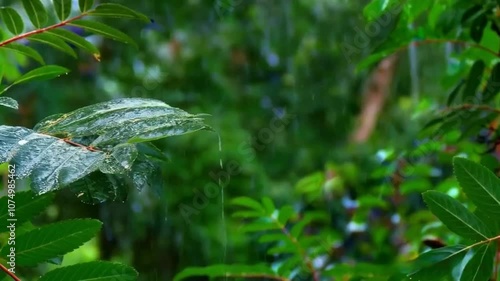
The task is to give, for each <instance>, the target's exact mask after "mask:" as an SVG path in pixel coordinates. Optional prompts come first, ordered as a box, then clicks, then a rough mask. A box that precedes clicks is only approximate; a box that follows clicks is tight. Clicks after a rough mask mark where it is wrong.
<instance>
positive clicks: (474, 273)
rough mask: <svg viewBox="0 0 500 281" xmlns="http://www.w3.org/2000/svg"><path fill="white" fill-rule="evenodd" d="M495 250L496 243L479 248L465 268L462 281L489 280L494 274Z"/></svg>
mask: <svg viewBox="0 0 500 281" xmlns="http://www.w3.org/2000/svg"><path fill="white" fill-rule="evenodd" d="M495 250H496V242H490V243H488V244H484V245H481V246H479V247H478V249H477V250H476V251H475V252H474V255H473V256H472V258H471V259H470V260H469V261H468V262H467V265H466V266H465V267H464V269H463V271H462V276H461V277H460V281H483V280H488V279H489V278H490V276H491V273H492V272H493V262H494V260H495Z"/></svg>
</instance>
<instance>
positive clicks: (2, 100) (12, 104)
mask: <svg viewBox="0 0 500 281" xmlns="http://www.w3.org/2000/svg"><path fill="white" fill-rule="evenodd" d="M0 106H5V107H9V108H12V109H16V110H17V109H19V104H18V103H17V101H16V100H15V99H13V98H9V97H0Z"/></svg>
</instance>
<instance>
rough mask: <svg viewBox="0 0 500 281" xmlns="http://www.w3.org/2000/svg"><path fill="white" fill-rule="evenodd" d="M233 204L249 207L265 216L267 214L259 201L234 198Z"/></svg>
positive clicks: (247, 198)
mask: <svg viewBox="0 0 500 281" xmlns="http://www.w3.org/2000/svg"><path fill="white" fill-rule="evenodd" d="M231 204H233V205H239V206H243V207H247V208H250V209H252V210H255V211H257V212H260V213H261V214H264V212H265V211H264V208H263V207H262V205H260V203H259V202H258V201H256V200H254V199H252V198H249V197H238V198H234V199H233V200H231Z"/></svg>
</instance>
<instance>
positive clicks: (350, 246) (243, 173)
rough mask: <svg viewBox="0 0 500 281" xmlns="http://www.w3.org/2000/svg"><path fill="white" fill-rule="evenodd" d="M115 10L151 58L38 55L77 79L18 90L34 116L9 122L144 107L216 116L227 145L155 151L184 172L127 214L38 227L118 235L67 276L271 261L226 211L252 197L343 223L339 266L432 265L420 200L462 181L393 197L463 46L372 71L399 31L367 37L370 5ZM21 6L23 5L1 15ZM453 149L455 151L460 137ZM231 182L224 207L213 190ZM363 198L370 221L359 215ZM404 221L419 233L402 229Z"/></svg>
mask: <svg viewBox="0 0 500 281" xmlns="http://www.w3.org/2000/svg"><path fill="white" fill-rule="evenodd" d="M111 2H114V3H119V4H123V5H125V6H127V7H130V8H132V9H134V10H137V11H140V12H142V13H144V14H146V15H148V17H150V18H151V19H152V23H151V24H147V25H145V24H143V23H138V22H134V21H127V20H113V19H110V20H105V22H106V23H109V24H110V25H112V26H115V27H118V28H119V29H120V30H122V31H124V32H126V33H127V34H128V35H130V36H131V37H132V38H134V39H136V41H137V43H138V45H139V48H138V49H135V48H133V47H131V46H127V45H124V44H121V43H118V42H115V41H112V40H109V39H103V38H102V37H99V36H89V37H88V38H87V39H88V40H89V41H91V42H94V43H95V44H96V45H97V46H98V47H99V49H100V50H101V54H102V56H101V61H100V62H98V61H96V60H95V59H94V58H93V57H92V56H90V55H87V54H84V53H81V54H80V56H79V58H78V59H77V60H75V59H73V58H71V57H70V56H66V55H63V54H61V53H59V52H56V51H54V50H51V49H49V48H46V47H45V46H42V45H40V46H37V49H38V50H39V51H40V52H41V53H42V54H43V55H44V57H45V61H46V62H47V63H49V64H58V65H61V66H64V67H67V68H69V69H71V73H70V74H69V75H66V76H64V77H60V78H58V79H55V80H51V81H49V82H42V83H36V82H33V83H29V84H26V85H22V86H19V87H14V88H12V90H10V91H9V92H8V93H7V96H10V97H14V98H16V99H17V100H18V101H19V103H20V110H19V111H18V112H16V111H13V110H8V109H1V110H2V111H0V123H2V124H8V125H17V126H25V127H29V128H32V127H33V126H34V124H36V123H37V122H39V121H40V120H41V119H43V118H44V117H46V116H48V115H51V114H56V113H62V112H68V111H71V110H74V109H77V108H80V107H83V106H86V105H90V104H94V103H97V102H102V101H107V100H110V99H114V98H121V97H144V98H155V99H159V100H162V101H165V102H166V103H168V104H169V105H171V106H175V107H179V108H182V109H184V110H186V111H188V112H190V113H208V114H210V115H211V116H210V117H208V118H207V122H208V123H209V124H210V125H211V126H213V128H214V129H215V131H216V132H215V133H212V132H197V133H194V134H189V135H185V136H180V137H173V138H167V139H165V140H159V141H155V144H156V145H157V146H158V147H160V148H161V149H162V150H163V151H164V152H165V154H166V155H167V156H168V157H169V159H170V161H168V162H165V163H163V164H162V166H161V169H160V170H161V173H160V172H159V173H158V180H157V181H158V183H159V184H158V186H156V187H154V188H149V189H143V190H142V191H140V192H139V191H134V190H131V192H130V195H129V198H128V200H127V201H126V202H109V203H104V204H101V205H86V204H83V203H81V202H80V201H79V200H78V198H76V197H75V196H74V195H73V194H72V193H71V192H67V191H62V192H59V193H58V194H57V199H56V202H55V204H54V205H53V206H52V207H51V208H50V209H49V210H48V211H47V212H46V213H44V214H42V215H41V216H40V218H39V219H38V221H37V222H38V223H46V222H53V221H58V220H62V219H67V218H76V217H94V218H99V219H100V220H102V221H103V222H104V226H103V231H102V233H101V235H100V237H98V238H96V239H95V240H93V241H92V242H90V243H88V244H86V245H85V246H84V247H82V248H80V249H78V250H77V251H75V252H74V253H72V254H70V255H69V256H68V257H66V258H65V260H64V261H63V263H64V264H71V263H76V262H82V261H88V260H94V259H98V258H101V259H109V260H115V261H121V262H125V263H128V264H131V265H133V266H134V267H135V268H136V269H137V270H138V271H139V272H140V280H171V279H172V278H173V276H174V275H175V274H176V273H178V272H179V271H181V270H182V269H184V268H186V267H188V266H203V265H209V264H217V263H224V262H226V263H249V264H253V263H259V262H272V261H273V257H272V256H268V255H266V254H265V248H264V247H263V246H262V245H261V244H258V243H257V242H256V238H255V237H253V236H252V235H246V234H243V233H241V232H239V231H238V229H239V227H241V222H240V221H238V220H234V219H232V218H231V213H232V212H233V211H234V209H233V207H231V205H229V204H227V202H228V201H229V200H230V199H231V198H235V197H238V196H248V197H252V198H256V199H259V198H261V197H263V196H269V197H271V198H272V199H274V201H275V204H276V205H277V206H282V205H285V204H288V205H292V206H293V207H294V208H296V209H297V210H318V211H321V212H325V213H327V214H328V215H329V217H330V221H328V222H326V223H325V224H324V225H323V226H318V227H317V228H316V229H311V231H323V230H324V231H325V232H326V234H325V235H327V236H328V237H329V240H328V243H327V244H326V245H325V247H332V248H335V247H336V246H335V245H337V244H338V243H342V244H343V245H344V247H343V252H342V253H336V254H335V255H337V256H336V258H338V259H339V260H343V261H348V260H351V259H356V260H361V261H369V262H374V263H392V262H396V261H397V259H402V258H401V256H399V258H398V257H397V256H398V254H400V253H403V254H404V255H403V257H410V256H412V255H413V256H414V255H415V253H417V252H418V250H419V249H420V247H421V244H419V243H420V242H421V241H414V243H413V244H412V243H409V242H408V240H410V241H411V237H412V235H413V236H415V237H417V236H418V237H421V235H420V230H421V229H419V230H418V231H417V230H414V232H412V228H411V225H412V224H411V222H414V223H416V222H421V221H424V222H427V221H431V220H432V219H431V218H430V215H429V213H428V212H427V211H425V210H422V209H423V208H424V207H423V204H422V202H421V199H420V193H419V192H420V191H423V190H426V189H428V188H430V187H431V186H432V185H433V184H435V183H437V182H442V181H444V179H446V178H447V177H448V176H449V174H450V172H451V171H449V170H442V169H436V167H435V166H434V165H427V164H426V165H419V164H418V163H420V162H418V163H417V162H414V163H411V164H412V165H411V166H412V177H409V178H407V180H406V181H405V182H404V185H403V186H402V187H401V189H402V190H403V194H404V195H407V196H405V197H404V198H405V199H404V201H397V200H403V199H397V198H396V197H394V198H396V199H394V198H392V199H391V200H392V201H391V200H386V199H385V198H386V197H384V196H389V195H391V196H392V195H393V194H392V192H393V190H394V186H397V187H398V188H400V185H401V179H399V178H398V177H397V175H396V176H394V172H395V171H397V170H398V169H399V168H401V166H400V165H401V163H400V162H398V161H397V159H399V158H398V157H400V156H401V155H405V151H408V150H410V149H413V148H415V147H417V146H418V145H419V141H418V135H417V134H418V132H419V130H420V129H421V128H422V124H423V121H426V119H425V118H423V117H428V114H429V112H430V111H432V110H435V109H436V108H437V105H438V104H439V103H442V102H443V101H444V100H445V99H446V96H447V93H448V90H447V89H449V87H450V86H451V85H452V84H453V83H454V82H455V81H456V79H457V75H456V73H458V72H460V71H459V70H457V69H456V67H455V66H454V64H453V63H454V61H453V59H451V58H450V56H451V55H452V53H453V52H454V49H453V46H450V45H447V44H437V45H429V46H422V47H419V48H418V49H416V48H406V49H402V50H400V51H399V52H397V53H396V55H395V56H393V57H389V58H388V59H385V60H383V61H382V62H381V63H380V64H368V63H367V62H366V61H364V62H365V63H366V65H368V66H367V67H364V68H363V67H362V68H358V65H359V63H360V62H362V60H363V59H364V58H366V57H367V56H369V55H370V54H371V53H372V52H373V50H374V49H375V48H376V47H377V46H378V45H379V44H380V42H382V41H383V40H385V39H386V37H387V36H388V33H389V32H390V31H391V30H393V29H394V28H397V26H396V22H397V20H396V18H397V16H396V15H394V18H393V19H389V20H388V22H387V25H384V26H383V27H382V29H381V31H375V32H373V33H370V32H369V30H368V31H367V30H366V27H367V26H368V24H369V21H367V20H366V17H364V16H363V10H364V9H365V6H366V4H367V3H368V1H362V0H359V1H347V0H296V1H290V0H234V1H232V0H188V1H187V0H169V1H165V0H147V1H126V0H116V1H111ZM11 3H14V5H16V4H15V3H17V2H16V1H6V0H4V1H0V4H1V5H5V4H7V5H9V4H11ZM76 6H77V5H75V7H76ZM74 31H75V32H80V31H79V30H74ZM32 63H33V62H29V61H26V62H25V63H24V64H23V65H21V66H20V67H19V69H17V70H15V69H14V70H12V73H9V75H11V77H15V76H16V75H17V74H16V71H19V72H25V71H26V70H29V69H30V68H32V66H33V65H32ZM454 67H455V68H454ZM219 137H220V143H221V149H220V150H219ZM445 141H450V142H453V141H454V139H453V135H451V136H449V139H447V140H445ZM429 151H432V149H430V150H429ZM424 156H425V155H424ZM451 156H452V155H450V154H446V155H445V156H443V157H445V159H448V160H442V161H441V160H440V161H441V162H440V163H441V165H447V164H449V162H447V161H449V159H451ZM421 157H423V156H422V155H418V159H420V158H421ZM414 159H417V158H414ZM440 159H443V158H440ZM427 160H428V159H427ZM220 161H222V163H223V168H222V169H221V167H220V165H219V162H220ZM415 161H416V160H415ZM426 163H429V161H427V162H426ZM438 166H439V165H438ZM448 167H449V166H448ZM438 168H439V167H438ZM448 169H449V168H448ZM227 175H229V176H227ZM219 178H221V181H222V183H223V185H224V193H223V196H224V198H223V197H222V193H221V192H220V190H219V189H217V188H215V187H216V186H217V184H218V180H219ZM398 180H399V182H398ZM444 182H446V181H444ZM160 183H161V185H160ZM447 184H449V185H453V182H451V183H450V182H448V183H447ZM25 185H26V186H25V188H27V185H28V183H25ZM214 186H215V187H214ZM207 191H208V193H207ZM362 198H363V200H365V201H363V202H365V204H366V209H362V208H361V209H359V208H358V209H357V211H356V212H354V211H353V210H354V209H355V208H353V205H356V204H358V203H359V202H360V201H359V200H360V199H362ZM395 200H396V201H395ZM356 202H358V203H356ZM223 204H224V205H223ZM374 207H375V208H378V209H377V210H376V211H373V210H372V208H374ZM369 210H370V211H369ZM416 210H421V213H419V212H416ZM410 215H415V216H417V217H415V218H411V219H410ZM401 217H405V218H407V220H408V222H409V223H408V225H409V226H408V225H405V226H404V227H401V226H400V225H398V226H396V223H394V222H395V221H396V222H397V221H398V219H399V220H401ZM412 220H413V221H412ZM373 225H377V227H376V228H373V229H372V227H373ZM420 226H421V224H417V225H416V226H415V227H419V228H420ZM402 228H404V230H405V234H404V235H403V234H401V233H402V231H403V229H402ZM346 230H348V231H347V232H346ZM353 233H354V234H353ZM395 233H396V234H397V233H399V236H397V235H396V236H395V235H394V234H395ZM412 233H413V234H412ZM417 233H418V234H417ZM403 241H406V242H403ZM407 242H408V243H407ZM336 243H337V244H336ZM403 244H404V245H405V248H404V249H403V248H402V245H403ZM33 270H34V272H36V270H39V269H33ZM44 270H45V269H44ZM193 280H207V279H203V278H199V279H193Z"/></svg>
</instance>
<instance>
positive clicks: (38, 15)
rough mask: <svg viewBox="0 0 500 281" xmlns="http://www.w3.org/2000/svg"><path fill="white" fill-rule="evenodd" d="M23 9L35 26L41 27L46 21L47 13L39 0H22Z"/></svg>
mask: <svg viewBox="0 0 500 281" xmlns="http://www.w3.org/2000/svg"><path fill="white" fill-rule="evenodd" d="M22 2H23V7H24V10H26V13H27V14H28V17H29V19H30V21H31V23H33V25H34V26H35V27H36V28H41V27H43V26H44V25H45V23H47V19H48V15H47V11H46V10H45V7H44V6H43V4H42V2H41V1H40V0H22Z"/></svg>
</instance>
